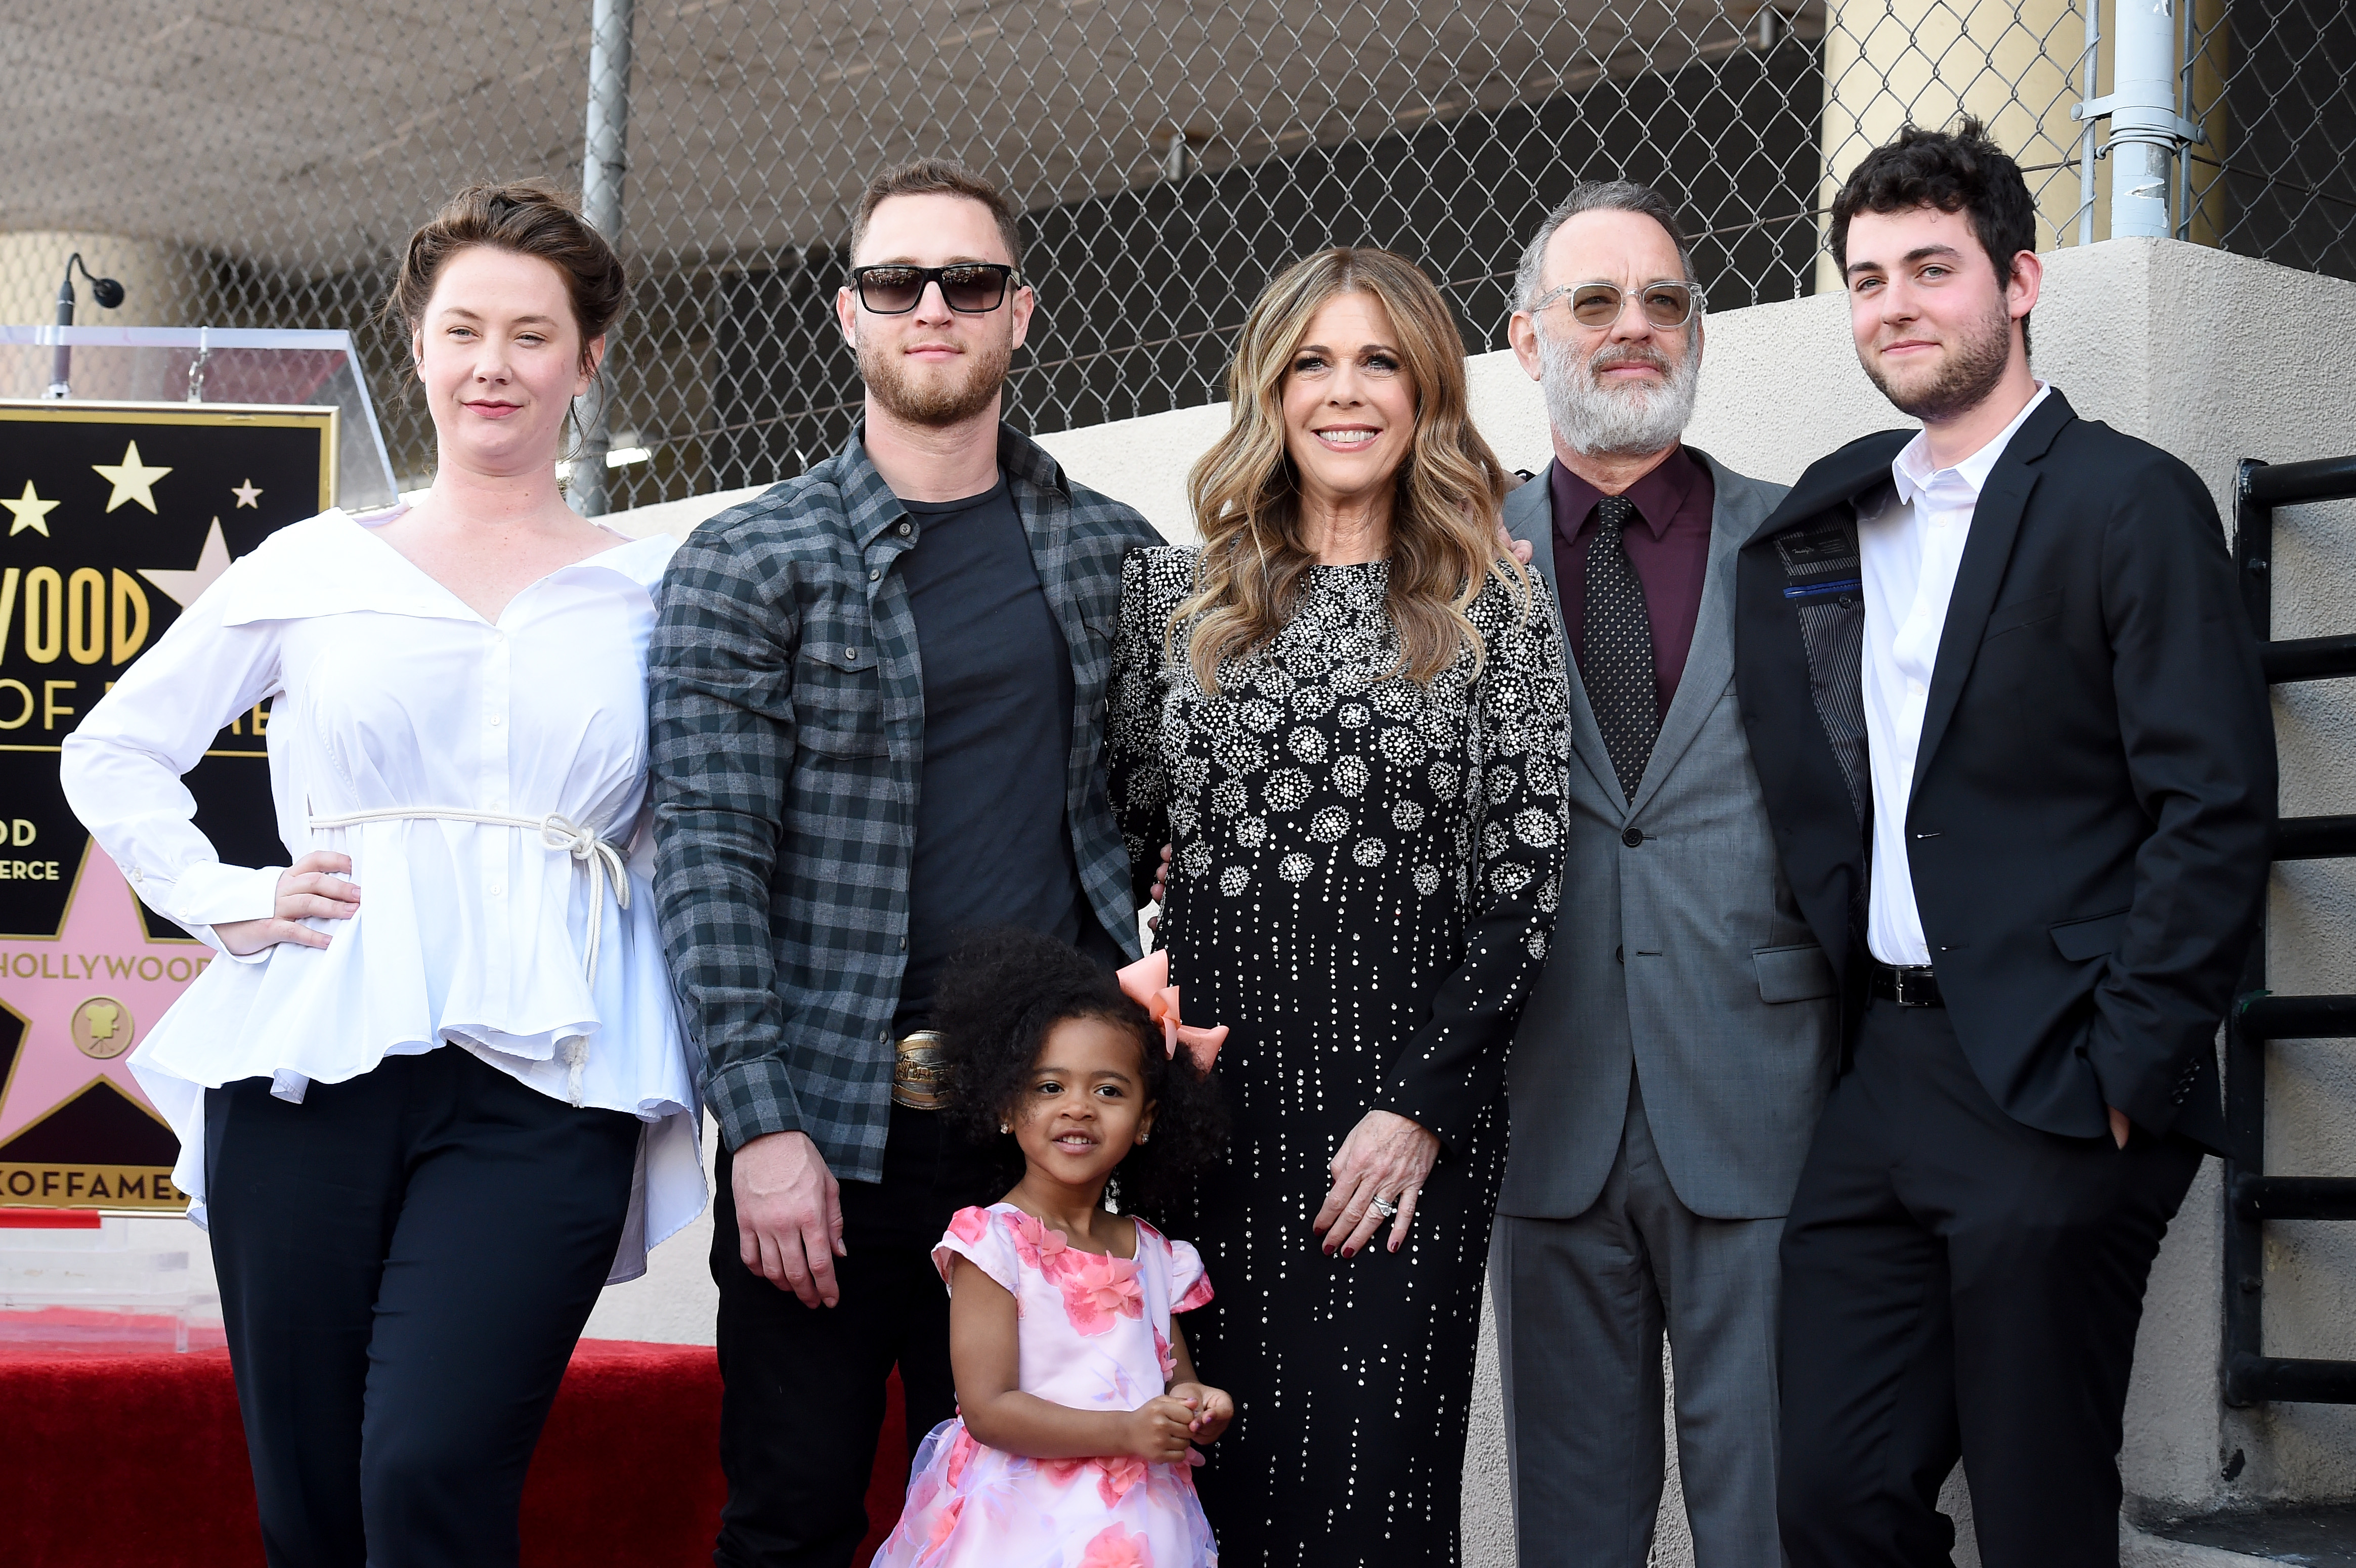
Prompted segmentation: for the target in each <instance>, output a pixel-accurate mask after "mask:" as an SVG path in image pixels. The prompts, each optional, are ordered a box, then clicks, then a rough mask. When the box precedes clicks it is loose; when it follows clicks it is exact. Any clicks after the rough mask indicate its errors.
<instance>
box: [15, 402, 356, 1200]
mask: <svg viewBox="0 0 2356 1568" xmlns="http://www.w3.org/2000/svg"><path fill="white" fill-rule="evenodd" d="M336 443H337V411H336V410H335V409H332V408H281V407H239V406H231V405H224V404H218V403H204V404H177V403H170V404H159V403H93V402H75V401H62V402H40V403H32V402H9V401H0V1206H5V1205H12V1204H36V1205H45V1206H62V1207H75V1208H88V1207H99V1208H110V1209H115V1208H120V1209H141V1208H157V1209H176V1208H177V1207H179V1206H180V1205H182V1204H183V1203H184V1202H185V1201H186V1200H185V1199H184V1198H183V1197H182V1196H181V1195H180V1194H179V1193H178V1192H177V1190H175V1189H173V1187H172V1185H171V1181H170V1176H171V1167H172V1163H173V1161H174V1159H175V1158H176V1157H177V1149H178V1144H177V1140H176V1139H175V1138H174V1136H173V1135H172V1133H171V1131H170V1129H169V1128H167V1127H166V1126H165V1125H164V1124H163V1123H162V1121H161V1120H160V1119H159V1118H157V1116H156V1115H155V1112H154V1111H153V1109H152V1108H150V1107H149V1105H148V1104H147V1102H146V1100H145V1097H144V1096H143V1095H142V1094H141V1093H139V1088H138V1085H137V1083H135V1082H134V1080H133V1078H132V1076H131V1072H130V1065H129V1058H130V1053H131V1051H132V1050H133V1048H134V1046H136V1045H137V1044H138V1042H139V1040H140V1039H141V1031H142V1030H144V1029H146V1028H148V1027H149V1026H150V1025H152V1024H153V1023H154V1022H155V1020H156V1019H159V1018H161V1017H162V1016H163V1014H164V1010H165V1009H166V1008H168V1007H169V1006H170V1005H171V1004H172V1002H173V1000H174V999H175V998H177V997H178V995H179V994H180V992H181V991H182V990H184V989H186V988H187V984H188V982H189V981H190V980H192V979H194V978H195V977H196V976H197V975H198V973H200V972H201V971H202V970H203V968H204V966H205V965H206V964H208V963H209V962H210V961H211V959H212V957H213V953H212V950H211V949H210V948H209V947H207V946H206V945H205V944H202V943H200V942H197V941H195V940H194V939H193V938H191V937H189V936H188V935H187V933H185V932H183V931H181V930H180V929H179V928H178V927H177V926H175V925H174V924H172V923H171V922H169V921H167V920H166V919H164V917H162V916H161V915H158V914H156V913H155V912H153V911H151V910H149V909H147V908H146V907H145V906H144V905H142V904H141V903H140V902H139V901H137V899H136V898H135V897H134V895H133V894H132V891H131V889H130V886H129V884H128V883H127V882H125V881H124V880H123V875H122V873H121V872H120V871H118V870H117V869H115V867H114V863H113V862H112V861H111V860H109V859H107V858H106V856H105V855H104V853H102V851H100V850H99V849H98V848H96V847H95V846H94V845H92V844H91V840H90V835H89V834H87V833H86V832H84V831H83V830H82V827H81V825H80V823H79V822H77V821H76V820H75V819H74V816H73V813H72V812H70V811H69V810H68V809H67V808H66V803H65V795H64V793H63V791H62V789H61V788H60V787H59V782H58V748H59V743H60V742H62V741H64V739H65V738H66V736H67V735H69V734H70V733H71V732H72V731H73V728H74V725H75V724H76V723H77V722H79V721H80V718H81V716H82V715H83V714H85V713H87V712H89V711H90V709H91V704H92V703H94V702H96V701H97V700H98V699H99V698H100V697H101V696H102V695H103V694H104V693H105V690H106V688H107V687H108V686H109V685H111V684H112V682H113V680H114V679H115V678H116V677H117V676H118V675H119V674H120V673H121V671H122V669H123V667H124V666H126V665H128V664H129V663H130V662H131V661H132V660H133V659H135V658H136V657H138V656H139V655H140V654H141V653H142V652H143V651H144V650H145V649H146V648H149V647H152V646H154V645H155V640H156V639H157V638H158V637H160V636H162V635H164V633H165V632H166V631H167V630H169V629H170V627H171V625H172V623H173V622H174V621H176V620H177V619H178V618H179V614H180V612H181V610H182V609H184V608H185V607H186V606H187V605H188V604H189V603H193V602H194V601H195V599H196V597H197V595H198V594H199V593H201V592H204V590H205V589H206V588H207V587H209V586H210V585H211V583H212V581H213V580H214V579H216V578H218V577H219V576H220V574H221V572H222V571H224V570H226V569H227V568H228V566H229V564H230V561H231V560H235V559H237V558H238V557H240V556H242V555H245V554H247V553H248V552H249V551H251V550H252V549H253V548H254V547H255V546H257V545H259V544H260V543H261V542H262V539H264V538H265V537H266V536H267V535H269V534H271V533H272V532H273V531H275V530H276V529H279V528H284V527H285V526H286V525H287V524H289V523H294V522H299V521H301V520H302V519H303V518H305V517H311V516H313V515H315V514H316V513H318V512H320V511H323V510H325V509H326V508H327V507H329V506H331V505H333V504H334V500H335V485H336V452H337V445H336ZM268 726H269V710H268V708H267V706H266V705H265V706H263V707H260V708H256V709H253V710H252V711H251V712H247V713H243V714H240V715H239V716H238V717H237V718H236V719H235V720H233V721H232V722H231V723H230V725H229V727H228V728H226V729H224V730H223V731H221V732H220V735H219V736H218V737H216V738H215V740H214V741H213V745H212V748H211V749H210V750H209V751H208V752H206V755H205V760H204V761H203V762H202V763H198V766H197V768H196V769H195V771H194V772H192V773H189V774H188V775H187V780H186V781H185V782H186V783H187V787H188V791H189V793H190V794H191V795H194V796H195V797H196V801H197V818H196V820H197V826H198V827H200V828H202V829H203V830H204V831H205V833H206V834H207V836H208V837H210V838H211V839H212V841H213V843H214V845H215V846H216V847H217V848H219V849H220V857H221V859H223V860H224V861H226V862H228V863H229V864H230V865H241V866H268V865H283V864H284V863H285V860H286V851H285V848H284V846H282V845H281V844H280V843H279V842H278V832H277V827H276V824H275V822H274V820H273V816H272V811H271V800H270V775H269V763H268V761H267V752H266V751H265V747H266V745H267V741H266V736H267V733H268Z"/></svg>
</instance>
